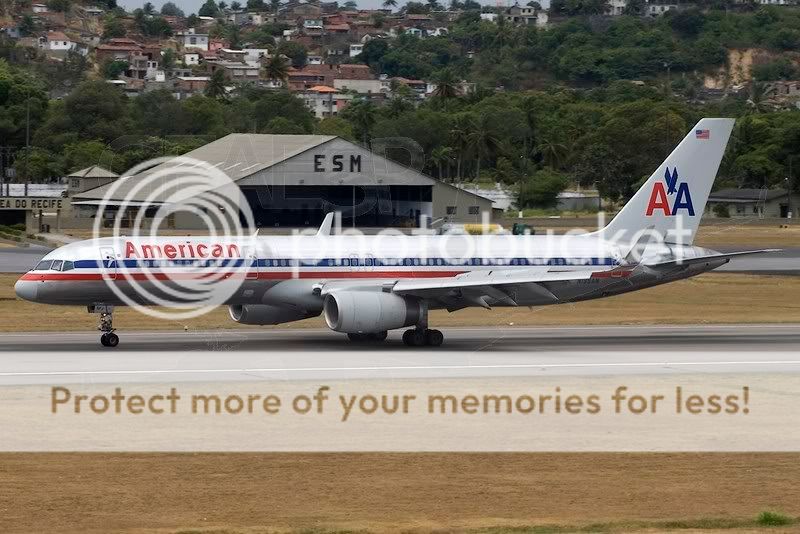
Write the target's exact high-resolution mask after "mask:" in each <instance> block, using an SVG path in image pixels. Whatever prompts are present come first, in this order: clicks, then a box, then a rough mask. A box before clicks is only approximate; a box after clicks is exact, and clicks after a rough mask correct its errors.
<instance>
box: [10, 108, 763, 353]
mask: <svg viewBox="0 0 800 534" xmlns="http://www.w3.org/2000/svg"><path fill="white" fill-rule="evenodd" d="M733 124H734V120H733V119H702V120H701V121H700V122H698V123H697V125H696V126H695V127H694V128H693V129H692V130H691V131H690V132H689V134H688V135H687V136H686V137H685V138H684V139H683V141H681V143H680V144H679V145H678V146H677V147H676V148H675V150H674V151H673V152H672V153H671V154H670V155H669V157H667V159H666V160H665V161H664V162H663V163H662V164H661V166H660V167H659V168H658V169H656V171H655V172H654V173H653V175H652V176H650V178H649V179H648V180H647V181H646V182H645V184H644V185H643V186H642V188H641V189H640V190H639V191H638V192H637V193H636V194H635V195H634V196H633V198H631V200H630V201H629V202H628V203H627V204H626V205H625V206H624V207H623V209H622V210H621V211H620V212H619V213H618V214H617V216H616V217H615V218H614V219H613V220H612V221H611V223H610V224H608V225H607V226H606V227H605V228H602V229H600V230H598V231H596V232H592V233H583V234H580V235H565V236H554V235H544V236H537V235H530V236H516V235H514V236H512V235H491V236H489V235H485V236H452V235H451V236H448V235H420V236H404V235H391V236H386V235H379V236H350V235H331V232H330V228H331V215H332V214H329V215H328V217H326V220H325V222H324V223H323V225H322V227H321V228H320V230H319V231H318V232H317V234H316V235H306V236H235V237H234V236H228V237H226V236H222V237H214V238H210V237H206V238H203V237H196V238H195V237H192V238H173V237H109V238H98V239H90V240H86V241H80V242H76V243H71V244H68V245H65V246H63V247H60V248H58V249H57V250H55V251H53V252H51V253H50V254H48V255H47V256H46V257H45V258H44V259H43V260H42V261H41V262H40V263H39V264H38V265H37V266H36V267H35V268H34V269H33V270H31V271H30V272H28V273H26V274H25V275H23V276H22V277H21V278H20V279H19V281H18V282H17V283H16V286H15V290H16V293H17V295H18V296H19V297H21V298H23V299H25V300H29V301H32V302H39V303H44V304H60V305H83V306H87V307H88V309H89V311H90V312H94V313H99V314H100V316H101V318H100V326H99V327H98V328H99V329H100V330H101V331H102V336H101V343H102V344H103V345H104V346H110V347H114V346H116V345H117V344H118V343H119V337H118V336H117V334H115V333H114V328H113V323H112V317H113V316H112V313H113V309H114V306H120V305H131V304H132V303H141V304H148V303H152V300H148V299H147V298H144V297H142V296H141V295H142V292H143V290H144V292H145V293H147V294H150V295H158V296H159V297H160V298H163V299H167V300H170V299H171V300H173V301H176V302H178V301H180V300H181V298H182V297H181V295H180V292H177V291H172V289H174V287H173V285H174V284H180V281H181V279H185V278H195V279H197V278H199V279H201V280H206V281H207V280H209V279H213V280H214V282H215V283H218V284H226V283H229V282H231V281H235V285H234V286H231V287H232V289H231V291H230V292H229V293H228V294H226V296H225V299H224V301H223V303H224V304H226V305H228V307H229V311H230V317H231V319H233V320H234V321H236V322H239V323H243V324H251V325H274V324H281V323H288V322H292V321H297V320H301V319H306V318H309V317H315V316H318V315H320V314H322V315H324V318H325V322H326V323H327V325H328V327H329V328H331V329H332V330H334V331H336V332H342V333H345V334H347V335H348V337H349V338H350V339H351V340H353V341H366V340H372V341H381V340H384V339H386V336H387V331H389V330H394V329H399V328H405V327H411V328H410V329H408V330H406V331H405V332H404V334H403V341H404V342H405V344H406V345H409V346H424V345H428V346H438V345H441V344H442V342H443V335H442V333H441V332H440V331H439V330H435V329H432V328H429V327H428V312H429V310H436V309H446V310H449V311H451V312H452V311H456V310H460V309H463V308H468V307H475V306H479V307H483V308H492V307H503V306H541V305H546V304H562V303H567V302H576V301H580V300H587V299H596V298H602V297H608V296H612V295H618V294H620V293H625V292H628V291H635V290H638V289H643V288H647V287H651V286H655V285H658V284H664V283H667V282H672V281H675V280H680V279H683V278H688V277H690V276H695V275H697V274H700V273H703V272H706V271H710V270H712V269H715V268H717V267H719V266H721V265H723V264H725V263H727V262H728V261H730V259H731V257H732V256H736V255H739V254H753V253H758V252H768V251H767V250H758V251H746V252H737V253H731V254H720V253H717V252H715V251H713V250H708V249H705V248H701V247H696V246H692V242H693V240H694V237H695V234H696V233H697V228H698V225H699V223H700V218H701V216H702V214H703V211H704V209H705V205H706V201H707V199H708V195H709V193H710V191H711V187H712V184H713V182H714V178H715V176H716V173H717V170H718V168H719V165H720V162H721V160H722V156H723V153H724V151H725V146H726V145H727V142H728V138H729V137H730V134H731V130H732V128H733ZM221 271H224V272H225V274H224V275H222V276H216V278H215V273H219V272H221Z"/></svg>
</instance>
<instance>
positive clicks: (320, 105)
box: [298, 85, 353, 119]
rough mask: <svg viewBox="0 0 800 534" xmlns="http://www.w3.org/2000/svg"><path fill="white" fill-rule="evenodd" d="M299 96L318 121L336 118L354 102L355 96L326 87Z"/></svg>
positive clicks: (313, 88) (319, 86) (319, 87)
mask: <svg viewBox="0 0 800 534" xmlns="http://www.w3.org/2000/svg"><path fill="white" fill-rule="evenodd" d="M298 96H299V97H300V98H302V99H303V102H305V104H306V106H307V107H308V109H310V110H311V112H312V113H313V114H314V116H315V117H317V118H318V119H324V118H325V117H335V116H336V115H338V114H339V112H340V111H342V110H343V109H344V108H346V107H347V105H348V104H349V103H350V101H351V100H353V95H350V94H345V93H339V92H338V91H336V89H334V88H333V87H327V86H324V85H318V86H316V87H312V88H311V89H309V90H307V91H304V92H302V93H299V94H298Z"/></svg>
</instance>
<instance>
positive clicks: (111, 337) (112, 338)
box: [106, 332, 119, 347]
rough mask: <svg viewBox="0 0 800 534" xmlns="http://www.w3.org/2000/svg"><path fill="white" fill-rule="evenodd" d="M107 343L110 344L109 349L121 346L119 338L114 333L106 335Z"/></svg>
mask: <svg viewBox="0 0 800 534" xmlns="http://www.w3.org/2000/svg"><path fill="white" fill-rule="evenodd" d="M106 343H108V346H109V347H116V346H117V345H119V336H118V335H117V334H115V333H114V332H109V333H108V334H106Z"/></svg>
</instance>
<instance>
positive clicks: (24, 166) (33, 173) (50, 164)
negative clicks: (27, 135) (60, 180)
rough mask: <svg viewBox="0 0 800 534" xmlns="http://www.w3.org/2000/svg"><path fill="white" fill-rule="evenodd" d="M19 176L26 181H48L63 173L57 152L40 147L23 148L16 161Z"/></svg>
mask: <svg viewBox="0 0 800 534" xmlns="http://www.w3.org/2000/svg"><path fill="white" fill-rule="evenodd" d="M14 168H15V170H16V173H17V177H18V178H21V179H22V180H24V181H25V182H34V183H40V184H41V183H48V182H50V181H52V180H53V179H54V178H57V177H59V176H61V175H62V174H63V168H62V167H61V162H60V161H59V158H58V156H57V155H56V154H54V153H53V152H50V151H49V150H45V149H44V148H40V147H30V148H29V149H27V150H25V149H23V150H21V151H20V152H19V153H18V154H17V158H16V160H15V161H14Z"/></svg>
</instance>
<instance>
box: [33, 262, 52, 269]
mask: <svg viewBox="0 0 800 534" xmlns="http://www.w3.org/2000/svg"><path fill="white" fill-rule="evenodd" d="M51 265H53V260H42V261H40V262H39V263H38V264H37V265H36V267H34V269H33V270H34V271H46V270H48V269H49V268H50V266H51Z"/></svg>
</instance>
